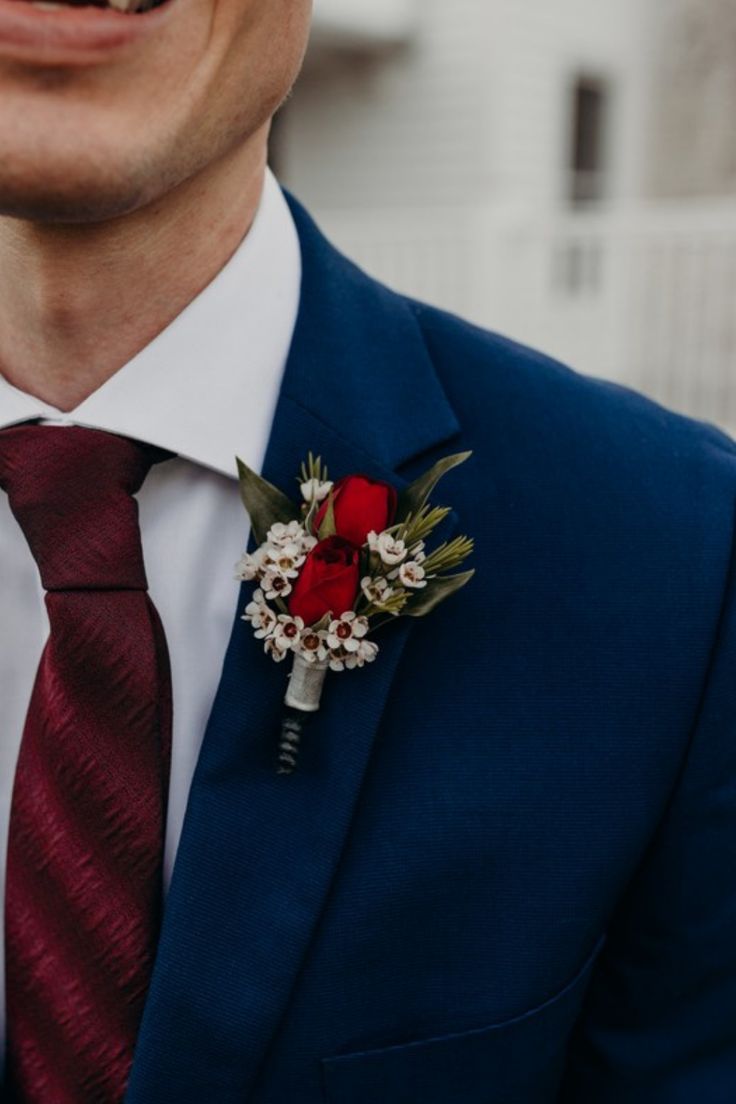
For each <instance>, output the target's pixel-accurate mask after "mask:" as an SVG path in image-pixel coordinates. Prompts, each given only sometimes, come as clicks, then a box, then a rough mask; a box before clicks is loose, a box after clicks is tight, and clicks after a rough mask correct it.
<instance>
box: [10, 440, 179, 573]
mask: <svg viewBox="0 0 736 1104" xmlns="http://www.w3.org/2000/svg"><path fill="white" fill-rule="evenodd" d="M166 455H167V454H166V453H163V452H162V451H161V450H158V449H155V448H153V447H150V446H147V445H143V444H140V443H139V442H137V441H133V440H130V439H129V438H127V437H118V436H116V435H115V434H112V433H102V432H100V431H99V430H95V429H83V428H81V427H79V426H43V425H22V426H16V427H14V428H11V429H5V430H2V431H0V487H2V488H3V490H5V491H6V492H7V494H8V499H9V502H10V508H11V509H12V511H13V513H14V515H15V517H16V519H17V521H18V523H19V525H20V527H21V529H22V530H23V533H24V534H25V537H26V540H27V541H28V544H29V547H30V549H31V552H32V553H33V557H34V559H35V560H36V563H37V564H38V569H39V572H40V574H41V581H42V583H43V585H44V587H45V589H46V590H97V589H104V590H107V589H111V590H113V589H114V590H119V589H130V590H145V589H146V587H147V582H146V573H145V569H144V567H143V551H142V548H141V538H140V529H139V526H138V504H137V502H136V501H135V499H134V498H133V495H134V494H135V493H136V491H137V490H138V489H139V488H140V486H141V484H142V483H143V480H144V479H145V477H146V475H147V474H148V471H149V469H150V467H151V465H152V464H153V463H155V462H156V461H157V460H162V459H165V457H166Z"/></svg>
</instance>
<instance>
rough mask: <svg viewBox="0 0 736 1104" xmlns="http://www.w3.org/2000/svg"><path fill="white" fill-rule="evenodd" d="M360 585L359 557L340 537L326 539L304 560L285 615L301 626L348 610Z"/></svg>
mask: <svg viewBox="0 0 736 1104" xmlns="http://www.w3.org/2000/svg"><path fill="white" fill-rule="evenodd" d="M359 585H360V553H359V550H358V549H357V548H356V547H355V545H354V544H351V543H350V541H347V540H344V539H343V538H342V537H327V539H326V540H323V541H320V542H319V544H317V545H315V547H314V548H313V549H312V551H311V552H310V553H309V555H308V556H307V558H306V560H305V562H304V567H303V568H302V569H301V572H300V573H299V578H298V579H297V580H296V583H295V584H294V589H293V591H292V592H291V597H290V599H289V613H290V614H291V616H292V617H301V618H302V620H303V621H304V624H305V625H313V624H314V623H315V621H320V620H321V619H322V618H323V617H324V615H325V614H326V613H332V614H334V615H335V616H336V617H339V616H340V615H341V614H343V613H346V612H347V610H351V609H352V608H353V606H354V605H355V599H356V597H357V594H358V589H359Z"/></svg>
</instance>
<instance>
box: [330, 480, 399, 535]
mask: <svg viewBox="0 0 736 1104" xmlns="http://www.w3.org/2000/svg"><path fill="white" fill-rule="evenodd" d="M396 497H397V496H396V491H395V490H394V488H393V487H392V486H390V484H388V483H380V482H378V481H377V480H374V479H368V478H367V477H366V476H364V475H346V476H345V478H344V479H340V480H338V482H337V483H336V484H335V486H334V487H333V490H332V501H333V506H334V510H335V528H336V529H337V535H338V536H339V537H344V538H345V540H349V541H350V542H351V543H352V544H355V545H357V546H358V547H359V548H360V547H361V546H362V545H364V544H365V542H366V538H367V536H368V534H369V533H370V532H371V530H374V531H375V532H376V533H381V532H383V530H384V529H387V528H388V527H389V525H392V524H393V520H394V517H395V515H396ZM328 505H329V503H328V501H325V502H323V503H322V505H321V506H320V508H319V510H318V512H317V516H316V518H315V522H314V530H315V532H317V531H318V530H319V527H320V525H321V524H322V519H323V518H324V516H325V514H326V513H327V508H328Z"/></svg>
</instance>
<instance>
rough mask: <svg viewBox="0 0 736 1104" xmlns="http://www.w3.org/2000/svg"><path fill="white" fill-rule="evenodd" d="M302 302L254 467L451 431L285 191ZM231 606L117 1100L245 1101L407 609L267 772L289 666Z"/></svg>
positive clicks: (382, 307)
mask: <svg viewBox="0 0 736 1104" xmlns="http://www.w3.org/2000/svg"><path fill="white" fill-rule="evenodd" d="M291 203H292V211H293V214H294V217H295V220H296V222H297V227H298V230H299V235H300V241H301V248H302V260H303V278H302V296H301V305H300V313H299V318H298V321H297V326H296V330H295V335H294V341H293V345H292V351H291V354H290V357H289V362H288V364H287V367H286V370H285V375H284V380H283V384H282V390H281V395H280V399H279V403H278V407H277V411H276V416H275V419H274V425H273V430H272V435H271V440H270V443H269V448H268V452H267V456H266V459H265V462H264V474H265V475H266V476H267V477H268V478H269V479H270V480H271V481H272V482H274V483H276V484H277V485H280V486H282V487H284V488H288V487H291V486H293V485H294V484H293V480H294V476H295V474H296V471H297V468H298V465H299V463H300V461H301V459H302V458H303V457H304V455H305V454H306V453H307V451H308V450H309V449H312V450H315V451H318V452H320V453H321V454H322V456H323V457H324V458H325V459H326V460H327V462H328V463H329V465H330V468H331V471H332V472H333V473H334V474H335V475H336V476H339V475H341V474H346V473H348V472H351V471H360V472H364V473H366V474H369V475H372V476H373V477H375V478H383V479H387V480H390V481H393V482H399V483H400V482H401V478H400V476H397V474H396V469H397V468H398V467H399V466H400V465H402V464H405V463H407V462H408V461H410V460H411V459H412V458H413V457H415V456H417V455H418V454H420V453H422V452H425V451H427V450H429V449H431V448H433V447H435V446H437V445H438V444H440V443H442V442H444V441H446V440H448V439H449V438H450V437H452V436H453V435H454V434H455V433H456V431H457V425H456V422H455V418H454V415H453V414H452V411H451V409H450V407H449V406H448V404H447V400H446V398H445V396H444V394H443V392H442V390H441V388H440V385H439V382H438V381H437V379H436V377H435V375H434V371H433V369H432V366H431V363H430V361H429V358H428V354H427V351H426V348H425V346H424V344H423V342H422V340H421V335H420V334H419V331H418V328H417V326H416V322H415V319H414V317H413V314H412V313H411V311H410V310H409V309H408V308H407V307H406V306H405V305H404V304H403V302H402V301H401V300H398V299H396V297H394V296H392V295H391V294H390V293H388V292H385V291H384V290H382V289H381V288H379V287H377V285H375V284H373V283H372V282H371V281H369V280H367V279H366V278H365V277H364V276H363V275H362V274H360V273H359V272H358V271H357V270H356V269H355V268H354V267H353V266H352V265H350V264H349V263H348V262H347V261H345V260H344V259H343V258H341V257H340V256H339V254H337V253H336V252H335V251H334V250H332V249H331V247H329V246H328V245H327V243H326V242H325V241H324V239H322V238H321V236H320V235H319V233H318V231H317V230H316V228H315V227H314V225H313V224H312V223H311V221H310V220H309V219H308V217H307V216H306V215H305V213H304V212H303V211H302V209H301V208H300V207H299V206H298V205H297V204H296V203H294V202H293V201H291ZM249 590H250V588H245V589H244V592H243V594H242V595H241V598H240V601H239V604H238V610H237V613H236V617H235V623H234V627H233V632H232V637H231V640H230V645H229V648H228V652H227V656H226V659H225V663H224V667H223V673H222V678H221V682H220V686H219V689H218V693H217V697H216V699H215V703H214V706H213V709H212V713H211V717H210V720H209V724H208V727H207V731H206V734H205V738H204V741H203V745H202V751H201V754H200V758H199V762H198V765H197V769H196V772H195V776H194V779H193V782H192V787H191V791H190V796H189V803H188V806H187V813H186V818H185V823H184V828H183V832H182V837H181V841H180V845H179V851H178V855H177V860H176V865H175V869H174V873H173V878H172V883H171V886H170V890H169V895H168V900H167V905H166V913H165V917H164V924H163V929H162V933H161V939H160V945H159V953H158V956H157V961H156V966H155V970H154V976H153V980H152V983H151V988H150V992H149V998H148V1001H147V1005H146V1011H145V1016H144V1020H143V1025H142V1028H141V1032H140V1036H139V1040H138V1047H137V1050H136V1056H135V1061H134V1065H133V1071H132V1076H131V1082H130V1086H129V1090H128V1094H127V1096H126V1101H127V1104H160V1102H161V1101H162V1100H177V1101H181V1102H182V1104H188V1102H192V1104H193V1102H194V1101H197V1102H200V1101H202V1100H207V1101H208V1104H226V1102H227V1104H229V1102H233V1104H234V1102H236V1101H237V1102H238V1104H243V1102H244V1101H245V1100H247V1099H248V1097H249V1094H250V1092H251V1091H252V1088H253V1085H254V1082H255V1078H256V1076H257V1073H258V1070H259V1067H260V1064H261V1061H262V1059H263V1056H264V1053H265V1051H266V1048H267V1047H268V1044H269V1042H270V1040H271V1038H272V1036H273V1034H274V1032H275V1030H276V1028H277V1027H278V1024H279V1021H280V1020H281V1018H282V1016H283V1015H284V1013H285V1011H286V1008H287V1006H288V1001H289V997H290V994H291V991H292V988H293V986H294V982H295V979H296V975H297V972H298V970H299V967H300V964H301V962H302V960H303V958H304V955H305V952H306V949H307V947H308V944H309V941H310V938H311V936H312V933H313V931H314V928H315V925H316V923H317V922H318V919H319V915H320V912H321V910H322V908H323V906H324V901H325V897H326V894H327V891H328V889H329V886H330V883H331V880H332V878H333V875H334V872H335V868H336V866H337V863H338V861H339V858H340V854H341V852H342V849H343V846H344V842H345V837H346V833H347V830H348V827H349V824H350V820H351V817H352V814H353V809H354V806H355V802H356V799H357V796H358V793H359V790H360V785H361V781H362V778H363V775H364V772H365V769H366V764H367V762H368V759H369V756H370V752H371V746H372V743H373V739H374V736H375V734H376V730H377V727H378V725H379V722H380V718H381V715H382V713H383V710H384V706H385V703H386V699H387V697H388V695H389V693H390V690H391V685H392V681H393V679H394V676H395V674H396V671H397V668H398V665H399V662H400V659H401V654H402V650H403V648H404V646H405V643H406V639H407V636H408V633H409V628H408V622H407V621H402V622H399V623H397V624H396V625H392V626H390V627H389V628H388V629H387V630H386V631H385V632H384V634H383V637H382V640H381V642H380V643H381V652H380V655H379V658H378V660H377V662H376V663H374V664H373V665H371V666H370V667H367V668H365V669H363V670H361V671H355V672H346V673H344V674H341V675H333V676H332V678H330V679H329V682H328V685H327V688H326V691H325V699H324V705H323V707H322V709H321V710H320V712H319V713H318V714H317V715H316V716H315V718H314V719H313V721H312V722H311V724H310V728H309V731H308V733H307V735H306V736H305V743H304V748H303V751H302V757H301V760H300V768H299V771H298V772H297V773H296V774H295V775H293V776H290V777H284V776H280V775H277V774H276V773H275V770H274V750H275V738H276V733H277V727H278V721H279V717H280V711H281V702H282V699H283V694H284V690H285V676H286V670H285V665H276V664H274V663H272V662H271V661H269V660H267V659H266V657H264V655H263V651H262V647H261V646H260V645H259V643H258V642H257V641H255V639H254V637H253V635H252V633H251V632H250V631H249V630H248V629H247V627H246V626H245V625H244V624H243V622H242V621H241V620H240V617H239V614H240V613H241V612H242V608H243V606H244V604H245V602H246V601H247V598H246V593H247V592H248V591H249Z"/></svg>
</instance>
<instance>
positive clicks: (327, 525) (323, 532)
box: [317, 491, 337, 541]
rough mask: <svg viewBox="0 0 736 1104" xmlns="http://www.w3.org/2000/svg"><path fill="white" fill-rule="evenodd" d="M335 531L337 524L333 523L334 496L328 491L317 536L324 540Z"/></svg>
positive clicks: (332, 535) (333, 534)
mask: <svg viewBox="0 0 736 1104" xmlns="http://www.w3.org/2000/svg"><path fill="white" fill-rule="evenodd" d="M336 533H337V525H336V524H335V497H334V495H333V493H332V491H330V493H329V495H328V496H327V509H326V510H325V516H324V517H323V518H322V523H321V524H320V527H319V532H318V533H317V537H318V539H319V540H321V541H323V540H326V539H327V537H334V536H335V534H336Z"/></svg>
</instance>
